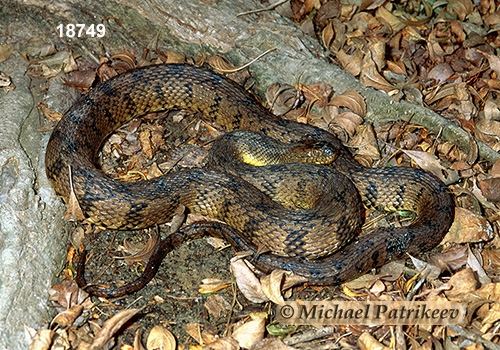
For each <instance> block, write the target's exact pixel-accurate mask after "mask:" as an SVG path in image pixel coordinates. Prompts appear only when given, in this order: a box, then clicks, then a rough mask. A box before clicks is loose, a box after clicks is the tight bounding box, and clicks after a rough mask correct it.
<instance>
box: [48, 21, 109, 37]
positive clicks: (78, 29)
mask: <svg viewBox="0 0 500 350" xmlns="http://www.w3.org/2000/svg"><path fill="white" fill-rule="evenodd" d="M56 29H57V32H58V34H59V37H61V38H62V37H64V36H65V37H68V38H74V37H77V38H81V37H82V36H89V37H92V38H94V37H96V36H97V37H98V38H102V37H103V36H105V35H106V27H105V26H104V24H102V23H99V24H96V25H94V24H88V25H87V24H80V23H79V24H73V23H68V24H66V25H64V24H62V23H61V24H59V25H58V26H57V27H56Z"/></svg>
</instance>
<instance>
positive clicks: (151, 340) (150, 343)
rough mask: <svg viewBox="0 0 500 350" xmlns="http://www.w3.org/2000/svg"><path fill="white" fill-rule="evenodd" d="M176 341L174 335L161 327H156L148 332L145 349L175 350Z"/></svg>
mask: <svg viewBox="0 0 500 350" xmlns="http://www.w3.org/2000/svg"><path fill="white" fill-rule="evenodd" d="M176 346H177V341H176V340H175V337H174V335H173V334H172V332H170V331H169V330H168V329H166V328H165V327H163V326H160V325H157V326H154V327H153V329H151V332H149V335H148V340H147V341H146V348H147V349H148V350H155V349H159V350H175V348H176Z"/></svg>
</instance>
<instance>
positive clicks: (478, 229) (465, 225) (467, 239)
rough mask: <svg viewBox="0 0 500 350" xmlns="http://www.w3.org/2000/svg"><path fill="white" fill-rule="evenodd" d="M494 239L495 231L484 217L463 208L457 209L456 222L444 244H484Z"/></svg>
mask: <svg viewBox="0 0 500 350" xmlns="http://www.w3.org/2000/svg"><path fill="white" fill-rule="evenodd" d="M491 238H493V229H492V227H491V225H490V223H489V222H488V220H486V219H485V218H484V217H482V216H479V215H477V214H474V213H473V212H471V211H469V210H467V209H464V208H461V207H456V208H455V220H454V221H453V224H452V225H451V227H450V229H449V231H448V233H447V234H446V236H445V238H444V239H443V241H442V243H446V242H451V243H472V242H484V241H489V240H490V239H491Z"/></svg>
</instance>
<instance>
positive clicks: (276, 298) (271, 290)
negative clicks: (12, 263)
mask: <svg viewBox="0 0 500 350" xmlns="http://www.w3.org/2000/svg"><path fill="white" fill-rule="evenodd" d="M285 274H288V275H289V274H291V272H289V271H284V270H273V271H272V272H271V273H270V274H269V275H267V276H264V277H262V278H261V279H260V283H261V286H262V291H263V292H264V294H265V295H266V297H268V298H269V300H271V301H272V302H273V303H275V304H278V305H283V304H284V303H285V299H284V298H283V295H282V294H281V285H282V283H283V279H284V277H285Z"/></svg>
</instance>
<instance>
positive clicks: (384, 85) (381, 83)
mask: <svg viewBox="0 0 500 350" xmlns="http://www.w3.org/2000/svg"><path fill="white" fill-rule="evenodd" d="M368 52H369V51H368ZM359 82H360V83H361V84H363V85H364V86H368V87H373V88H375V89H378V90H382V91H385V92H390V91H393V90H396V88H395V87H394V86H392V85H391V84H390V83H389V82H388V81H387V80H385V78H384V77H383V76H382V75H380V73H379V72H378V71H377V68H376V66H375V62H373V59H372V57H371V54H367V55H365V57H364V58H363V63H362V64H361V74H360V76H359Z"/></svg>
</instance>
